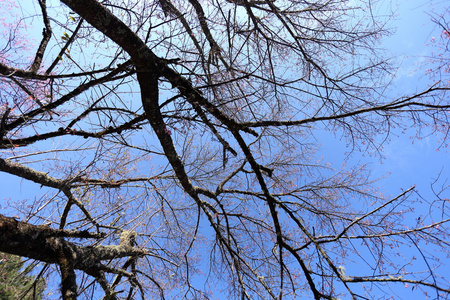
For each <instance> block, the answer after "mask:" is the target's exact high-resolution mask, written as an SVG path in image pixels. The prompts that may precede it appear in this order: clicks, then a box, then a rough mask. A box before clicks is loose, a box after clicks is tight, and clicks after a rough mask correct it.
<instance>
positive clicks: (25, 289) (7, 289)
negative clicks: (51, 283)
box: [0, 253, 46, 300]
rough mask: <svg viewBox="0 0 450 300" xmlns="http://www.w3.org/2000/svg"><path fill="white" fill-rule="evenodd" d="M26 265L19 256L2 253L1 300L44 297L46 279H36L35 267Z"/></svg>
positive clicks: (0, 260) (0, 258)
mask: <svg viewBox="0 0 450 300" xmlns="http://www.w3.org/2000/svg"><path fill="white" fill-rule="evenodd" d="M24 265H25V261H24V260H23V259H21V258H20V257H19V256H16V255H11V254H6V253H0V300H12V299H22V300H31V299H42V297H43V292H44V289H45V286H46V283H45V280H44V279H43V278H42V277H41V278H39V279H37V280H36V276H35V275H32V274H31V272H32V270H33V267H32V266H24Z"/></svg>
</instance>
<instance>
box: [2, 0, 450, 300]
mask: <svg viewBox="0 0 450 300" xmlns="http://www.w3.org/2000/svg"><path fill="white" fill-rule="evenodd" d="M52 1H53V2H51V3H54V4H56V3H57V2H58V1H57V0H52ZM444 3H445V1H430V0H426V1H425V0H403V1H397V4H395V3H393V5H392V6H391V7H392V9H393V10H394V11H395V12H396V13H397V14H398V18H397V20H396V21H393V22H392V23H391V25H392V27H396V28H397V29H396V32H395V33H394V35H393V36H392V37H390V38H387V39H386V41H385V42H384V43H383V46H384V47H386V48H387V49H388V50H389V51H390V52H391V53H393V56H394V57H396V58H397V59H399V61H402V64H401V66H400V68H399V70H398V72H397V77H396V78H395V79H394V83H395V86H396V87H397V88H396V90H392V91H391V92H392V93H393V97H395V93H397V92H400V93H411V94H412V93H414V92H417V91H418V90H420V89H422V88H424V87H426V86H427V85H428V84H429V83H430V81H429V78H428V77H427V76H426V75H425V73H424V68H423V66H422V65H421V64H422V63H423V62H424V61H425V59H424V57H426V56H427V54H430V53H431V51H433V49H432V47H430V46H426V44H430V40H431V39H432V37H433V36H435V35H439V34H440V30H437V29H436V26H435V25H434V24H433V23H431V22H430V17H429V16H428V15H427V14H426V12H428V11H430V9H434V10H435V11H436V12H438V11H439V9H441V8H442V6H443V5H444ZM397 5H398V8H396V7H397ZM413 136H414V132H412V131H411V132H406V133H404V134H401V133H398V135H392V137H391V140H390V141H389V142H387V143H386V144H385V145H384V150H383V153H382V154H383V156H384V158H380V157H379V156H377V155H370V154H368V153H366V154H364V155H357V156H355V157H352V159H351V160H350V163H355V164H356V163H359V162H362V163H368V164H370V166H371V169H372V170H373V175H374V177H381V176H384V175H386V174H388V173H390V175H389V176H388V177H387V178H386V179H384V180H382V181H380V190H381V191H385V193H386V194H387V195H393V196H395V195H397V194H398V193H400V192H401V191H402V190H405V189H407V188H409V187H410V186H412V185H417V189H418V190H419V192H420V193H421V195H422V197H423V198H424V199H426V200H428V201H430V202H431V201H433V200H434V199H435V196H434V195H433V192H432V190H431V183H432V182H433V181H435V179H436V178H437V177H438V175H439V174H440V176H441V177H440V180H439V182H438V183H439V185H440V186H441V185H445V184H446V183H445V181H446V180H447V178H448V174H449V171H450V160H449V153H448V150H449V149H448V148H447V147H442V145H441V143H440V138H439V137H437V136H436V135H429V136H426V137H424V138H422V139H416V138H412V137H413ZM320 142H321V143H322V145H323V147H322V150H321V153H323V156H324V159H325V161H331V162H333V164H334V165H333V166H334V167H335V168H336V169H339V167H340V164H342V163H343V162H344V159H345V157H346V154H345V153H346V152H347V149H346V148H345V141H343V140H340V139H339V137H338V138H335V137H333V136H332V135H330V134H327V133H324V134H323V139H322V140H321V141H320ZM0 191H2V193H1V195H0V213H2V214H6V215H8V213H7V210H5V201H6V200H7V199H9V198H10V197H11V199H12V200H18V199H34V197H35V196H36V194H38V193H40V191H41V188H40V187H39V185H37V184H34V183H31V182H25V181H23V180H21V179H19V178H17V177H14V176H12V175H8V174H4V173H0ZM446 195H447V196H448V195H449V193H446ZM425 208H426V206H421V205H419V204H418V207H417V213H418V215H421V214H426V213H427V211H426V210H425ZM422 210H423V211H422ZM402 251H403V249H402ZM347 269H348V271H349V272H351V271H352V267H351V266H349V267H347ZM349 275H351V274H349ZM398 287H399V290H398V291H396V292H398V294H399V295H401V297H402V298H403V297H406V295H408V299H424V298H423V294H422V293H421V292H420V291H418V292H412V293H411V294H409V293H408V292H411V287H405V286H401V285H400V284H399V285H398Z"/></svg>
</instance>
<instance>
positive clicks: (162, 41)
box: [0, 0, 450, 299]
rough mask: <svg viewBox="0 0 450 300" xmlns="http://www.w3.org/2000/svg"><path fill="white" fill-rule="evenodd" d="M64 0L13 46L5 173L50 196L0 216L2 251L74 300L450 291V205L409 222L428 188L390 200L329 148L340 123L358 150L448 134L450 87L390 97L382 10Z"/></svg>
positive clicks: (40, 6)
mask: <svg viewBox="0 0 450 300" xmlns="http://www.w3.org/2000/svg"><path fill="white" fill-rule="evenodd" d="M61 2H62V3H64V6H58V7H48V6H47V4H46V1H45V0H37V1H34V2H33V3H34V5H35V6H36V9H37V10H38V11H39V12H38V13H36V14H30V15H29V16H27V17H26V18H25V17H23V19H20V18H19V19H18V20H17V21H16V22H15V23H14V24H15V26H14V27H13V28H11V30H9V31H8V33H7V34H8V36H7V38H8V43H7V44H6V45H5V47H4V48H3V49H2V52H1V61H0V74H1V78H0V80H1V81H0V84H1V94H0V101H1V108H0V109H1V110H0V112H1V123H0V135H1V143H0V145H1V148H2V149H3V150H2V154H1V158H0V170H1V171H2V172H4V173H9V174H12V175H15V176H19V177H21V178H23V179H24V180H26V181H31V182H34V183H37V184H38V185H40V187H41V191H42V193H41V194H40V195H39V197H38V196H36V198H35V199H34V200H24V201H23V202H21V203H14V204H12V205H13V206H14V207H15V209H16V210H17V212H18V213H20V215H19V216H20V219H18V218H11V217H8V216H2V215H0V251H3V252H7V253H11V254H16V255H21V256H25V257H29V258H32V259H35V260H38V261H42V262H44V263H47V264H51V265H57V266H58V267H59V273H60V275H61V279H62V285H61V286H62V295H63V299H76V298H77V297H78V296H80V297H83V298H96V297H97V296H94V295H98V294H97V293H99V291H103V293H104V298H105V299H135V298H142V299H153V298H156V297H160V298H166V299H167V298H169V299H170V298H177V299H179V298H182V297H184V298H192V299H214V298H215V295H216V294H215V293H220V291H221V290H226V293H227V294H228V295H229V297H230V298H232V299H237V298H240V299H281V298H287V299H293V298H295V297H302V298H303V297H304V298H313V299H336V298H338V297H342V296H345V297H351V298H352V299H380V298H381V296H380V292H379V290H378V287H382V288H385V287H388V288H391V287H392V289H395V286H399V284H403V285H404V284H410V285H413V286H414V287H416V288H418V289H419V288H420V289H423V290H424V292H425V293H430V292H433V293H436V297H440V295H444V296H443V297H444V298H445V297H448V295H449V293H450V287H449V285H448V276H447V277H445V276H446V274H445V273H441V271H442V269H440V268H439V266H440V264H441V262H440V259H442V258H443V257H445V255H448V249H449V245H448V230H447V226H448V221H449V218H448V212H447V211H446V209H445V207H446V205H447V203H448V200H447V199H446V198H445V197H444V193H440V194H439V193H437V194H436V196H437V199H438V200H437V201H434V202H431V201H430V203H431V204H430V208H429V214H428V217H425V218H423V219H421V220H414V219H413V220H412V221H411V220H410V219H408V216H409V215H410V214H409V213H411V217H412V218H414V216H415V215H414V214H413V212H412V211H411V208H412V207H414V206H415V205H416V201H418V200H417V199H418V198H419V196H418V194H416V192H415V190H414V187H411V188H409V189H406V190H404V191H403V192H402V193H401V194H399V195H397V196H394V197H385V196H383V195H381V194H379V193H378V191H377V183H376V181H374V180H373V178H371V177H370V173H369V171H368V170H366V168H365V166H355V167H352V168H347V167H343V168H342V169H341V170H337V171H335V170H333V169H332V168H330V167H329V165H328V164H327V162H326V161H322V160H320V159H318V157H317V155H316V152H317V150H318V149H319V145H318V140H319V139H320V132H321V131H323V129H327V130H330V131H333V132H337V133H339V134H341V135H343V136H345V137H346V138H347V140H348V142H349V147H350V148H351V149H352V150H354V151H355V152H356V150H358V149H369V150H371V151H381V150H380V147H381V145H382V144H383V141H384V140H386V139H387V138H389V136H390V133H391V132H392V131H393V130H394V128H396V127H397V128H398V127H399V128H400V129H402V128H409V127H413V128H415V129H417V130H418V132H419V130H422V129H424V128H425V129H426V128H429V129H430V130H432V131H433V130H435V131H438V132H442V131H443V132H444V134H443V136H444V139H445V138H446V137H447V135H446V132H447V130H448V128H449V126H448V124H449V122H448V119H447V118H448V116H449V115H448V111H449V108H450V103H449V101H448V90H449V86H448V84H447V83H445V82H440V81H439V82H436V83H435V84H433V85H431V86H430V87H429V88H428V89H426V90H424V91H422V92H419V93H415V94H411V95H400V96H398V97H396V96H392V94H391V93H386V92H385V91H386V88H387V86H388V85H389V83H390V81H391V75H390V74H391V70H392V69H393V66H392V65H390V63H389V61H388V60H387V59H386V58H385V57H383V56H382V55H381V53H380V51H379V50H377V45H378V40H379V39H380V38H381V37H382V36H384V35H386V34H388V33H389V32H388V31H387V30H386V29H385V28H386V22H387V21H388V19H384V18H382V17H376V16H374V13H373V11H375V10H376V5H377V3H374V1H341V0H315V1H303V0H302V1H284V0H265V1H251V0H242V1H229V0H211V1H201V0H189V1H183V0H164V1H163V0H159V1H138V0H136V1H133V0H130V1H121V0H111V1H101V2H100V1H96V0H61ZM11 9H13V8H11ZM29 19H32V20H34V21H35V23H34V24H35V26H36V23H37V21H38V20H39V21H40V22H42V24H43V31H42V40H41V41H40V43H38V44H37V45H36V46H33V44H32V42H29V43H25V42H24V39H25V40H26V35H25V34H26V33H27V32H26V31H23V30H22V29H23V28H22V26H23V24H24V22H26V21H27V20H29ZM33 47H35V48H33ZM36 49H37V50H36ZM29 53H32V55H29ZM29 57H31V58H29ZM430 124H431V125H430ZM421 243H427V246H426V248H424V247H423V246H422V244H421ZM407 247H414V248H416V250H417V251H418V253H420V254H421V256H422V257H421V259H422V260H423V262H424V265H425V267H424V268H423V269H420V267H415V266H412V261H409V259H411V260H413V259H415V258H408V257H407V256H406V255H405V256H404V257H401V256H399V254H400V253H401V252H402V251H403V249H404V248H407ZM435 250H436V251H441V252H439V253H438V254H433V253H432V252H433V251H435ZM351 264H355V265H356V264H357V265H358V271H357V272H355V273H352V272H349V271H346V269H345V266H348V265H351ZM48 269H49V270H51V268H48ZM387 295H388V296H391V295H390V294H387Z"/></svg>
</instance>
